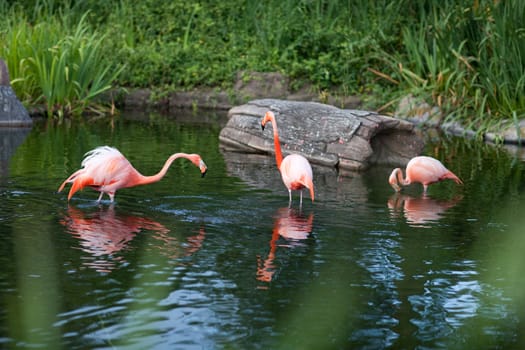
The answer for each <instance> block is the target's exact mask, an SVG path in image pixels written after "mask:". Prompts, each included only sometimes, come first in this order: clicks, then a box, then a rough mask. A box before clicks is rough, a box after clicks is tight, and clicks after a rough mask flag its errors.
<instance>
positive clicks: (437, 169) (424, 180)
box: [388, 156, 463, 193]
mask: <svg viewBox="0 0 525 350" xmlns="http://www.w3.org/2000/svg"><path fill="white" fill-rule="evenodd" d="M405 172H406V177H405V178H404V179H403V171H402V170H401V169H400V168H395V169H394V170H393V171H392V174H390V177H389V179H388V182H389V183H390V186H392V188H394V190H395V191H396V192H399V191H401V186H407V185H410V184H411V183H413V182H419V183H421V184H423V192H424V193H427V189H428V186H429V185H431V184H433V183H436V182H439V181H443V180H446V179H450V180H454V181H455V182H456V183H457V184H463V182H462V181H461V180H460V178H459V177H457V176H456V175H455V174H454V173H453V172H452V171H450V170H448V169H447V168H445V166H444V165H443V164H442V163H441V162H440V161H439V160H437V159H435V158H432V157H427V156H419V157H414V158H412V159H411V160H410V161H409V162H408V164H407V167H406V170H405Z"/></svg>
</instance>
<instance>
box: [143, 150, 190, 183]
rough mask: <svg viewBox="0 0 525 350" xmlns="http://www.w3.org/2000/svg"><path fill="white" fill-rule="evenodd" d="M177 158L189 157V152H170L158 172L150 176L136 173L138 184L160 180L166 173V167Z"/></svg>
mask: <svg viewBox="0 0 525 350" xmlns="http://www.w3.org/2000/svg"><path fill="white" fill-rule="evenodd" d="M177 158H186V159H190V155H189V154H186V153H175V154H172V155H171V156H170V157H169V158H168V159H167V160H166V162H165V163H164V165H163V166H162V169H160V171H159V172H158V173H156V174H155V175H150V176H144V175H142V174H140V173H139V174H138V175H139V180H138V183H137V184H138V185H147V184H150V183H153V182H158V181H160V180H162V178H163V177H164V176H165V175H166V173H167V172H168V169H169V168H170V166H171V163H173V161H174V160H175V159H177Z"/></svg>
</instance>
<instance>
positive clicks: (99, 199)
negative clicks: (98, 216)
mask: <svg viewBox="0 0 525 350" xmlns="http://www.w3.org/2000/svg"><path fill="white" fill-rule="evenodd" d="M103 195H104V192H100V196H98V199H97V203H100V201H101V200H102V196H103Z"/></svg>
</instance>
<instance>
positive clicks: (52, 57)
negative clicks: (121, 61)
mask: <svg viewBox="0 0 525 350" xmlns="http://www.w3.org/2000/svg"><path fill="white" fill-rule="evenodd" d="M14 14H15V13H14ZM64 22H65V21H63V20H61V19H60V18H55V17H51V18H50V19H47V20H46V21H38V23H36V24H35V25H30V24H29V23H28V22H27V21H10V22H9V23H8V27H7V30H6V33H5V34H3V35H2V38H3V40H2V42H3V45H2V46H0V56H1V57H3V58H4V59H5V60H6V62H7V65H8V68H9V71H10V74H11V78H12V81H11V84H12V86H13V89H14V90H15V91H16V92H17V95H18V96H19V97H20V98H21V99H22V100H23V101H24V102H26V103H27V104H44V105H45V106H46V108H47V112H48V115H50V116H51V115H54V114H58V115H59V116H64V115H77V114H80V113H82V112H83V111H85V110H86V108H87V107H88V105H89V106H90V107H92V108H93V109H94V110H96V111H101V110H103V108H102V106H94V105H93V104H92V101H93V100H94V99H95V98H96V97H97V96H98V95H100V94H101V93H103V92H105V91H107V90H108V89H109V88H110V87H111V83H112V82H113V81H114V80H115V79H116V77H117V75H118V73H119V69H114V68H113V67H112V66H111V65H108V64H107V63H106V62H105V60H104V59H103V56H102V51H101V49H100V48H101V45H102V42H103V40H104V36H101V35H99V34H98V33H97V32H92V33H91V32H90V28H89V26H88V25H87V23H86V21H85V16H83V17H82V18H81V19H80V21H79V22H78V23H77V24H76V25H75V26H70V25H69V24H65V23H64Z"/></svg>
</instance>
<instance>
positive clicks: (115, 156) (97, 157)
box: [58, 146, 207, 203]
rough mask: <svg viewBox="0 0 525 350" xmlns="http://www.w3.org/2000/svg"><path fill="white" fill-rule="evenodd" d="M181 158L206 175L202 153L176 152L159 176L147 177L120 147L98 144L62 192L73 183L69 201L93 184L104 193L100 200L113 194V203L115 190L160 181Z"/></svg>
mask: <svg viewBox="0 0 525 350" xmlns="http://www.w3.org/2000/svg"><path fill="white" fill-rule="evenodd" d="M177 158H186V159H188V160H190V161H191V162H192V163H193V164H194V165H195V166H197V167H198V168H199V169H200V171H201V173H202V176H204V175H205V174H206V171H207V167H206V164H205V163H204V161H203V160H202V158H201V157H200V155H198V154H187V153H175V154H172V155H171V156H170V157H169V158H168V159H167V160H166V162H165V163H164V166H163V167H162V169H161V170H160V171H159V172H158V173H157V174H155V175H151V176H144V175H142V174H141V173H139V172H138V171H137V170H136V169H135V168H134V167H133V166H132V165H131V163H130V162H129V161H128V160H127V159H126V157H124V156H123V155H122V153H120V152H119V150H117V149H116V148H113V147H109V146H101V147H97V148H95V149H93V150H91V151H89V152H87V153H86V154H85V157H84V160H83V161H82V164H81V165H82V168H81V169H79V170H77V171H76V172H74V173H73V174H71V176H69V177H68V178H67V179H66V180H65V181H64V182H63V183H62V185H60V188H59V189H58V192H61V191H62V190H63V189H64V187H65V185H66V184H68V183H71V184H72V185H71V189H70V190H69V194H68V196H67V200H68V201H69V200H70V199H71V197H73V195H74V194H75V192H77V191H79V190H82V189H83V188H84V187H91V188H92V189H94V190H95V191H99V192H100V196H99V197H98V200H97V202H100V200H101V199H102V196H103V195H104V193H106V194H107V195H108V196H109V199H110V201H111V202H112V203H113V201H114V200H115V193H116V192H117V190H119V189H121V188H127V187H134V186H139V185H147V184H150V183H153V182H158V181H160V180H161V179H162V178H163V177H164V175H166V172H167V171H168V169H169V167H170V165H171V163H173V161H174V160H175V159H177Z"/></svg>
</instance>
